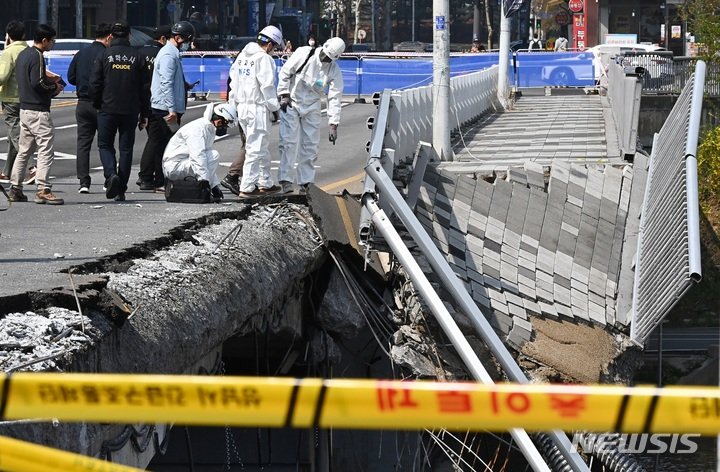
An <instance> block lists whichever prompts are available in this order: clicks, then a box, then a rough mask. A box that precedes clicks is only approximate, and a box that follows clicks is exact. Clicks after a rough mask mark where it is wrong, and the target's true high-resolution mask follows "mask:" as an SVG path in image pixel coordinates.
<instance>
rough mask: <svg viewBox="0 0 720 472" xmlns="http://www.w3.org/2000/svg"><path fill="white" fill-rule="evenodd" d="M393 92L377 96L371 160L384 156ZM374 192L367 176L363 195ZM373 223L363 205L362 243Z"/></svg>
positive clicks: (370, 146) (360, 230)
mask: <svg viewBox="0 0 720 472" xmlns="http://www.w3.org/2000/svg"><path fill="white" fill-rule="evenodd" d="M391 92H392V91H391V90H390V89H385V90H383V92H382V95H380V96H379V97H377V101H378V102H377V107H378V111H377V114H376V117H377V118H376V119H375V120H374V122H373V125H372V126H373V128H372V134H371V137H370V142H369V143H368V144H369V148H368V153H369V154H370V157H369V160H372V159H380V158H381V157H382V152H383V143H384V141H385V130H386V129H387V122H388V110H389V109H390V94H391ZM373 101H375V97H373ZM374 194H375V183H374V182H373V181H372V179H368V178H367V176H366V177H365V182H363V191H362V196H361V197H362V198H365V195H374ZM371 224H372V216H371V215H370V213H368V211H367V210H366V209H365V207H362V208H361V209H360V223H359V225H358V233H359V238H360V243H361V244H363V243H364V242H366V241H367V239H368V237H369V236H370V226H371Z"/></svg>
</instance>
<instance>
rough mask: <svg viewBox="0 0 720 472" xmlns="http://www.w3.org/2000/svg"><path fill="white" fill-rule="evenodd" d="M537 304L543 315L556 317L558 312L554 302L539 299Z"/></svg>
mask: <svg viewBox="0 0 720 472" xmlns="http://www.w3.org/2000/svg"><path fill="white" fill-rule="evenodd" d="M538 305H540V310H541V311H542V314H543V315H548V316H552V317H554V318H557V316H558V312H557V309H556V308H555V305H554V304H552V303H547V302H544V301H542V300H539V301H538Z"/></svg>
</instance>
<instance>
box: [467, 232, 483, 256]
mask: <svg viewBox="0 0 720 472" xmlns="http://www.w3.org/2000/svg"><path fill="white" fill-rule="evenodd" d="M465 243H466V244H467V249H468V251H470V252H473V253H475V254H478V255H482V253H483V248H484V243H483V239H482V238H478V237H477V236H475V235H474V234H468V235H467V236H465Z"/></svg>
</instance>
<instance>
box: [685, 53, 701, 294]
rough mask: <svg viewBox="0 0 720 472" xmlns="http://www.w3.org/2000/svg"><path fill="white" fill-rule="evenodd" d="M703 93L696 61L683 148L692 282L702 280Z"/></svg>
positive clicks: (698, 63)
mask: <svg viewBox="0 0 720 472" xmlns="http://www.w3.org/2000/svg"><path fill="white" fill-rule="evenodd" d="M704 90H705V62H704V61H698V62H697V64H696V65H695V83H694V84H693V95H692V102H691V105H690V122H689V123H688V135H687V141H686V145H685V146H686V147H685V178H686V179H687V182H686V186H687V213H688V215H687V218H688V222H687V223H688V252H689V254H688V257H689V264H690V278H691V279H692V280H694V281H695V282H699V281H700V279H702V263H701V259H700V208H699V203H698V181H697V143H698V138H699V134H700V121H701V119H702V101H703V92H704Z"/></svg>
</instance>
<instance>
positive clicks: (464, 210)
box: [450, 200, 470, 233]
mask: <svg viewBox="0 0 720 472" xmlns="http://www.w3.org/2000/svg"><path fill="white" fill-rule="evenodd" d="M469 220H470V205H468V204H466V203H463V202H462V201H460V200H454V201H453V208H452V213H451V215H450V226H451V227H454V228H457V229H459V230H460V231H462V232H463V233H467V225H468V221H469Z"/></svg>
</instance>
